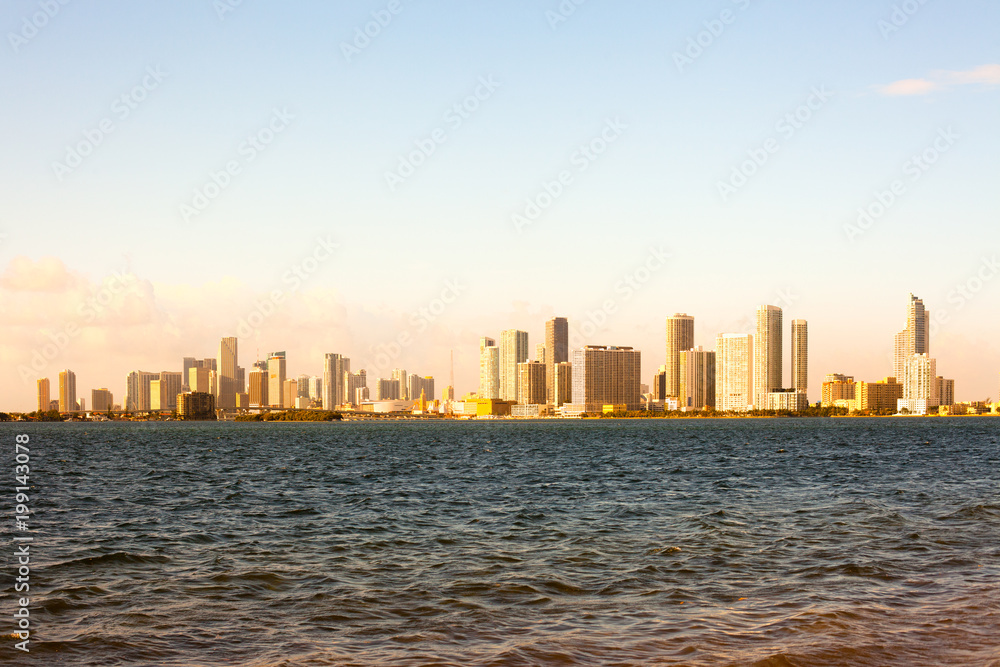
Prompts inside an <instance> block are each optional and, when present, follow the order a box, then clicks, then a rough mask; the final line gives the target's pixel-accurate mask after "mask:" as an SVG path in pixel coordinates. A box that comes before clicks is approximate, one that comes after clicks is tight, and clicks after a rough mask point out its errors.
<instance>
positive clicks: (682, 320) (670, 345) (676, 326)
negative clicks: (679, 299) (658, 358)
mask: <svg viewBox="0 0 1000 667" xmlns="http://www.w3.org/2000/svg"><path fill="white" fill-rule="evenodd" d="M693 347H694V318H693V317H692V316H690V315H687V314H685V313H674V314H673V315H671V316H670V317H668V318H667V363H666V364H665V366H666V369H667V376H666V382H665V388H664V392H665V393H664V395H663V396H661V397H660V399H661V400H662V399H664V398H677V397H679V396H680V390H681V389H680V386H681V375H680V358H679V355H680V353H681V352H682V351H683V350H690V349H691V348H693Z"/></svg>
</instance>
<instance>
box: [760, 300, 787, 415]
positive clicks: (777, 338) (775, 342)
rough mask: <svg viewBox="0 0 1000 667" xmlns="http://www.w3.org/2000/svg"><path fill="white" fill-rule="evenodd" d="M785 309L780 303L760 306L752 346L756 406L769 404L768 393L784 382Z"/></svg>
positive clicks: (764, 407)
mask: <svg viewBox="0 0 1000 667" xmlns="http://www.w3.org/2000/svg"><path fill="white" fill-rule="evenodd" d="M781 334H782V313H781V308H778V307H777V306H761V307H759V308H758V309H757V335H756V336H755V337H754V341H753V343H754V350H753V383H754V384H753V388H754V391H753V393H754V400H753V404H754V407H756V408H758V409H766V408H767V395H768V394H769V393H771V392H772V391H781V389H782V386H781V382H782V363H781V362H782V358H781V355H782V345H781V340H782V336H781Z"/></svg>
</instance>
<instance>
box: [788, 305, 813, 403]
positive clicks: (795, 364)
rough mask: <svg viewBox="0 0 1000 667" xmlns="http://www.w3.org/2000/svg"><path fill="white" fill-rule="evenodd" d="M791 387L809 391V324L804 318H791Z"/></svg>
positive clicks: (802, 391) (806, 392)
mask: <svg viewBox="0 0 1000 667" xmlns="http://www.w3.org/2000/svg"><path fill="white" fill-rule="evenodd" d="M791 382H792V387H793V388H794V389H795V390H796V391H798V392H801V393H803V394H807V395H808V393H809V325H808V323H807V322H806V321H805V320H792V380H791Z"/></svg>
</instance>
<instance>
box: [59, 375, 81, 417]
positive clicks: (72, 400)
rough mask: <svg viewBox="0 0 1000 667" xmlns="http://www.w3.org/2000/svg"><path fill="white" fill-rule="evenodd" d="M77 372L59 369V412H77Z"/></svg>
mask: <svg viewBox="0 0 1000 667" xmlns="http://www.w3.org/2000/svg"><path fill="white" fill-rule="evenodd" d="M76 409H77V404H76V373H74V372H73V371H71V370H69V369H66V370H63V371H59V412H76Z"/></svg>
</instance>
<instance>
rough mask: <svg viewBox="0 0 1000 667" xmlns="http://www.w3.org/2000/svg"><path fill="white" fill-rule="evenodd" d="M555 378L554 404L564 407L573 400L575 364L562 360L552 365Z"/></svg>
mask: <svg viewBox="0 0 1000 667" xmlns="http://www.w3.org/2000/svg"><path fill="white" fill-rule="evenodd" d="M552 372H553V374H554V375H555V379H554V380H553V382H552V391H553V392H554V393H553V394H552V405H554V406H555V407H557V408H558V407H562V406H563V405H565V404H566V403H572V402H573V364H571V363H570V362H568V361H560V362H559V363H558V364H555V365H554V366H552Z"/></svg>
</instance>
